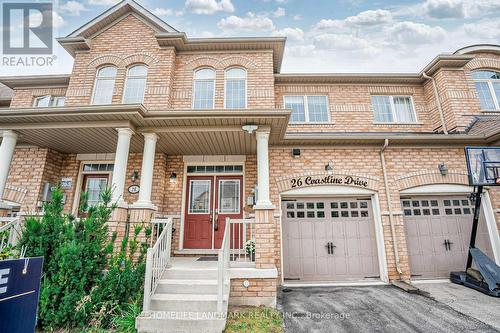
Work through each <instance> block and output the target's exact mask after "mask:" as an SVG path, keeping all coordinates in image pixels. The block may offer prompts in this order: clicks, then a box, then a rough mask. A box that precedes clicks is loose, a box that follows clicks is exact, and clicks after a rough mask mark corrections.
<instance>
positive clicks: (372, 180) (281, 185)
mask: <svg viewBox="0 0 500 333" xmlns="http://www.w3.org/2000/svg"><path fill="white" fill-rule="evenodd" d="M308 176H325V177H326V176H332V177H345V176H352V177H354V178H359V179H360V180H364V181H366V182H367V184H368V185H367V187H360V188H364V189H367V190H372V191H375V192H378V189H379V178H378V177H375V176H372V175H369V174H359V173H357V174H353V173H351V172H348V171H337V172H335V173H334V174H328V173H318V172H317V171H316V172H314V171H311V172H303V173H295V174H290V175H286V176H284V177H279V178H277V179H276V184H277V186H278V191H279V192H280V193H282V192H285V191H288V190H291V189H292V187H291V185H290V180H291V179H293V178H297V177H308ZM325 185H333V184H325ZM335 185H339V186H347V187H351V186H350V185H343V184H335ZM311 186H323V185H311ZM303 187H308V186H303ZM354 187H357V186H354Z"/></svg>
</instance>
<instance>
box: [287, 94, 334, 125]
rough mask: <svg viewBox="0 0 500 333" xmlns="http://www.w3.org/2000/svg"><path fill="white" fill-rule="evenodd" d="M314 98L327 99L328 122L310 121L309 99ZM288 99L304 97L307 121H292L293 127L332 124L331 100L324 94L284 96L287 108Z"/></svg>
mask: <svg viewBox="0 0 500 333" xmlns="http://www.w3.org/2000/svg"><path fill="white" fill-rule="evenodd" d="M312 96H319V97H325V98H326V116H327V118H328V119H327V120H326V121H309V103H308V102H307V98H308V97H312ZM287 97H302V98H304V113H305V121H296V122H292V121H290V124H291V125H297V124H298V125H303V124H329V123H331V122H332V119H331V114H330V100H329V98H328V95H322V94H308V95H284V96H283V107H284V108H285V107H286V98H287Z"/></svg>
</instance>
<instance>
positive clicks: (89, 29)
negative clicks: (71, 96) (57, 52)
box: [57, 0, 178, 56]
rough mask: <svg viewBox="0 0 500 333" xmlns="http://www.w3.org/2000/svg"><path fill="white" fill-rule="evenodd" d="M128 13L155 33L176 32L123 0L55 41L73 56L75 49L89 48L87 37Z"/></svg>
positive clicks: (141, 8)
mask: <svg viewBox="0 0 500 333" xmlns="http://www.w3.org/2000/svg"><path fill="white" fill-rule="evenodd" d="M129 14H134V15H136V16H137V17H138V18H139V19H141V20H142V21H143V22H144V23H146V24H147V25H149V26H150V27H151V28H152V29H153V30H154V31H155V32H156V33H168V32H178V31H177V30H176V29H174V28H173V27H172V26H170V25H169V24H167V23H166V22H164V21H163V20H162V19H160V18H159V17H158V16H156V15H154V14H153V13H151V12H150V11H149V10H147V9H146V8H144V7H142V6H141V5H139V4H138V3H137V2H135V1H134V0H123V1H120V2H119V3H117V4H116V5H114V6H113V7H111V8H109V9H108V10H106V11H105V12H103V13H102V14H101V15H99V16H97V17H95V18H94V19H92V20H91V21H89V22H87V23H85V24H84V25H82V26H81V27H80V28H78V29H76V30H75V31H73V32H72V33H70V34H69V35H67V36H66V37H63V38H57V41H58V42H59V43H60V44H61V45H62V47H64V48H65V49H66V51H68V52H69V53H70V54H71V55H73V56H74V54H75V51H79V50H88V49H89V48H90V45H89V43H88V41H87V39H90V38H92V37H94V36H96V35H97V34H99V33H100V32H102V31H104V30H106V29H107V28H108V27H110V26H111V25H113V24H114V23H116V21H119V20H121V19H122V18H124V17H126V16H127V15H129Z"/></svg>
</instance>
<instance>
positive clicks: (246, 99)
mask: <svg viewBox="0 0 500 333" xmlns="http://www.w3.org/2000/svg"><path fill="white" fill-rule="evenodd" d="M231 69H241V70H243V71H245V78H240V79H229V80H245V106H244V107H242V108H238V109H246V108H248V71H247V70H246V68H243V67H230V68H227V69H226V70H225V71H224V109H227V98H226V92H227V81H228V79H227V77H226V73H227V72H228V71H230V70H231ZM214 92H215V90H214Z"/></svg>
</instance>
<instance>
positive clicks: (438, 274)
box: [402, 195, 492, 278]
mask: <svg viewBox="0 0 500 333" xmlns="http://www.w3.org/2000/svg"><path fill="white" fill-rule="evenodd" d="M414 205H416V206H418V207H421V208H422V209H421V212H420V214H419V215H415V214H414V213H415V207H414ZM425 205H429V210H427V211H425V214H427V215H424V209H423V208H424V207H426V206H425ZM402 206H403V207H404V213H405V214H404V215H405V216H404V223H405V227H406V229H405V230H406V237H407V244H408V253H409V260H410V269H411V272H412V275H413V276H416V277H421V278H448V277H449V273H450V272H451V271H456V270H463V269H464V268H465V264H466V260H467V254H468V247H469V241H470V234H471V231H472V218H473V215H472V214H473V207H472V205H471V203H470V201H469V200H468V199H467V198H466V197H465V196H459V195H455V196H434V197H415V198H410V199H404V198H403V199H402ZM410 208H411V209H410ZM428 214H431V216H429V215H428ZM481 215H482V216H481V220H480V222H479V228H478V235H477V240H476V243H477V244H480V243H481V244H484V245H483V246H484V248H483V249H482V250H483V251H484V252H485V253H486V254H488V255H491V254H492V251H491V242H490V240H489V235H488V232H487V229H486V222H485V220H484V215H483V214H481ZM445 241H447V242H449V246H445V244H444V243H445ZM478 247H479V246H478Z"/></svg>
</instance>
